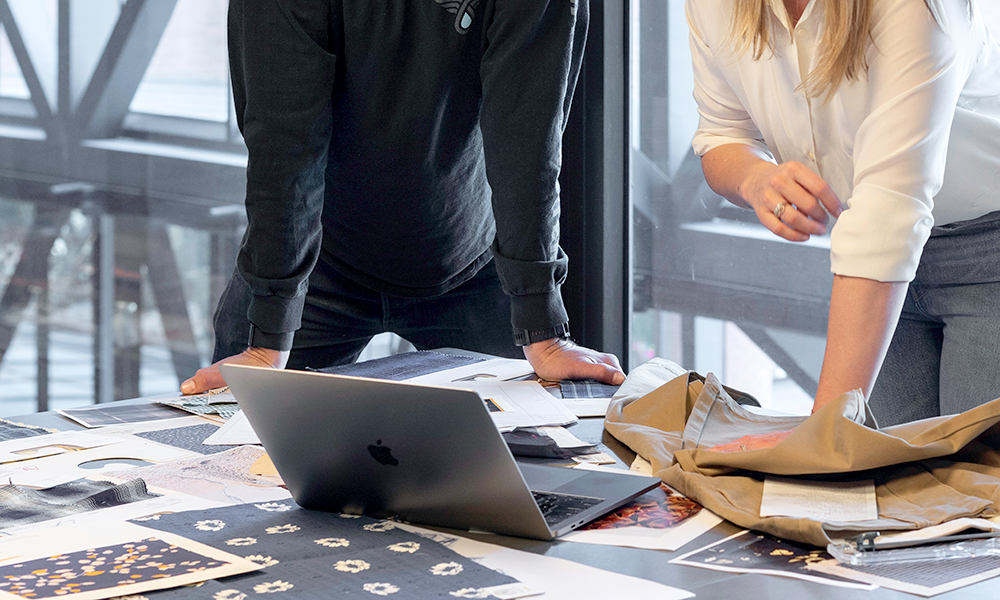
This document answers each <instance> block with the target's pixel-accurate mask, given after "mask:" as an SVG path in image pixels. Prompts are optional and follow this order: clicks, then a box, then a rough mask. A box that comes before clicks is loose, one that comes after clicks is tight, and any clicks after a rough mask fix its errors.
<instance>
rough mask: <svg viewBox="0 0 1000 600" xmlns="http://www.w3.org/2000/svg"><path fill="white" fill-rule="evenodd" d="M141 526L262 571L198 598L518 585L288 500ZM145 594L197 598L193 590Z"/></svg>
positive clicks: (429, 545) (405, 593) (384, 530)
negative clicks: (227, 554) (230, 555)
mask: <svg viewBox="0 0 1000 600" xmlns="http://www.w3.org/2000/svg"><path fill="white" fill-rule="evenodd" d="M141 524H142V525H144V526H146V527H151V528H153V529H159V530H161V531H168V532H171V533H175V534H178V535H182V536H184V537H186V538H189V539H193V540H196V541H199V542H202V543H204V544H208V545H209V546H213V547H215V548H219V549H222V550H225V551H227V552H232V553H234V554H238V555H240V556H244V557H245V558H246V559H247V560H251V561H253V562H256V563H258V564H260V565H262V566H263V567H264V568H263V569H261V570H260V571H256V572H253V573H247V574H244V575H239V576H235V577H227V578H225V579H219V580H213V581H208V582H205V583H204V584H202V585H201V586H200V587H199V589H198V593H197V594H196V595H197V597H199V598H207V599H212V600H237V599H246V598H251V597H257V596H259V595H260V594H277V595H279V596H282V595H294V596H299V597H309V598H369V599H370V598H379V597H395V598H486V597H489V595H488V594H486V593H485V592H481V590H482V589H483V588H488V587H492V586H496V585H503V584H510V583H515V582H516V580H515V579H513V578H511V577H508V576H506V575H503V574H501V573H498V572H496V571H493V570H491V569H488V568H486V567H483V566H481V565H479V564H476V563H475V562H473V561H471V560H468V559H466V558H464V557H462V556H460V555H459V554H457V553H455V552H453V551H452V550H449V549H448V548H446V547H445V546H443V545H442V544H440V543H438V542H435V541H433V540H431V539H425V538H422V537H420V536H418V535H416V534H413V533H410V532H408V531H405V530H403V529H401V528H399V527H397V526H396V524H395V523H393V522H391V521H379V520H377V519H372V518H369V517H358V516H355V515H339V514H336V513H327V512H321V511H313V510H306V509H303V508H300V507H298V506H297V505H295V503H294V502H292V501H291V500H286V501H281V502H263V503H255V504H240V505H236V506H228V507H224V508H217V509H212V510H206V511H193V512H186V513H173V514H166V515H160V516H158V517H156V518H154V519H147V520H142V521H141ZM147 595H148V596H149V598H150V600H158V599H163V600H169V599H172V598H191V597H194V595H193V594H192V590H191V589H190V588H179V589H173V590H163V591H160V592H154V593H149V594H147Z"/></svg>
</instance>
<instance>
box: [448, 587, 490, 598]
mask: <svg viewBox="0 0 1000 600" xmlns="http://www.w3.org/2000/svg"><path fill="white" fill-rule="evenodd" d="M448 595H449V596H454V597H456V598H489V597H490V596H492V595H493V594H490V593H489V592H487V591H485V590H484V589H483V588H462V589H460V590H455V591H454V592H448Z"/></svg>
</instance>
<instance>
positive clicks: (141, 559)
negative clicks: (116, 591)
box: [0, 538, 229, 599]
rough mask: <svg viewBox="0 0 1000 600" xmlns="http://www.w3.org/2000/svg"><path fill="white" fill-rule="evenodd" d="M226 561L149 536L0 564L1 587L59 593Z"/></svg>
mask: <svg viewBox="0 0 1000 600" xmlns="http://www.w3.org/2000/svg"><path fill="white" fill-rule="evenodd" d="M226 564H229V563H226V562H223V561H218V560H214V559H211V558H208V557H205V556H202V555H200V554H198V553H196V552H192V551H191V550H188V549H186V548H180V547H177V546H174V545H172V544H169V543H167V542H164V541H162V540H160V539H157V538H148V539H144V540H139V541H136V542H128V543H125V544H120V545H115V546H103V547H100V548H90V549H88V550H81V551H79V552H70V553H68V554H59V555H56V556H50V557H48V558H39V559H35V560H29V561H25V562H22V563H17V564H11V565H7V566H4V567H0V591H4V592H8V593H10V594H14V595H15V596H21V597H22V598H33V599H42V598H61V597H64V596H72V595H73V594H74V593H79V592H91V591H94V590H104V589H110V588H116V587H121V586H123V585H129V584H135V583H139V582H143V581H149V580H151V579H166V578H169V577H175V576H177V575H186V574H189V573H194V572H197V571H204V570H205V569H208V568H211V567H219V566H222V565H226Z"/></svg>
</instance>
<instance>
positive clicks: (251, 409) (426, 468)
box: [220, 364, 660, 540]
mask: <svg viewBox="0 0 1000 600" xmlns="http://www.w3.org/2000/svg"><path fill="white" fill-rule="evenodd" d="M220 368H221V371H222V375H223V376H224V377H225V379H226V383H228V384H229V388H230V390H231V391H232V393H233V396H234V397H235V398H236V401H237V402H238V403H239V405H240V408H242V410H243V412H244V414H245V415H246V417H247V420H248V421H249V423H250V425H251V426H252V427H253V429H254V431H255V432H256V433H257V436H258V437H259V438H260V441H261V443H262V444H263V445H264V448H265V449H266V450H267V452H268V455H270V457H271V460H272V461H273V462H274V466H275V468H276V469H277V471H278V474H279V475H281V478H282V479H283V480H284V482H285V485H286V486H287V487H288V490H289V492H291V494H292V497H293V498H294V499H295V501H296V502H297V503H298V504H299V505H300V506H302V507H305V508H311V509H318V510H325V511H335V512H341V513H349V514H367V515H371V516H376V517H389V516H398V517H399V518H401V519H402V520H404V521H408V522H411V523H415V524H418V525H436V526H441V527H449V528H455V529H474V530H483V531H491V532H494V533H500V534H505V535H513V536H518V537H527V538H534V539H540V540H548V539H552V538H554V537H557V536H559V535H562V534H564V533H567V532H569V531H571V530H573V529H575V528H577V527H580V526H581V525H584V524H586V523H588V522H590V521H592V520H594V519H596V518H598V517H600V516H602V515H604V514H606V513H608V512H611V511H612V510H614V509H615V508H618V507H619V506H621V505H623V504H625V503H627V502H628V501H630V500H632V499H633V498H635V497H636V496H639V495H640V494H643V493H645V492H647V491H649V490H651V489H653V488H655V487H656V486H657V485H659V484H660V480H659V479H656V478H653V477H644V476H637V475H631V474H626V473H621V474H618V473H609V472H604V471H591V470H583V469H568V468H565V467H554V466H548V465H539V464H528V463H518V462H516V461H515V460H514V457H513V455H512V454H511V453H510V450H509V449H508V448H507V444H506V443H505V442H504V440H503V437H502V436H501V435H500V432H499V431H498V430H497V428H496V426H495V425H494V424H493V420H492V419H491V418H490V414H489V410H488V409H487V407H486V404H485V402H484V401H483V399H482V398H480V396H479V395H478V394H477V393H476V392H474V391H472V390H468V389H461V388H447V387H434V386H426V385H417V384H412V383H402V382H395V381H385V380H380V379H368V378H363V377H349V376H344V375H331V374H327V373H319V372H315V371H295V370H288V369H286V370H277V369H270V368H261V367H249V366H242V365H229V364H224V365H222V366H221V367H220Z"/></svg>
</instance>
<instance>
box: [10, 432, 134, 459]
mask: <svg viewBox="0 0 1000 600" xmlns="http://www.w3.org/2000/svg"><path fill="white" fill-rule="evenodd" d="M119 441H120V440H119V438H117V437H111V436H105V435H99V434H95V433H90V432H88V431H62V432H59V433H48V434H45V435H36V436H33V437H27V438H19V439H16V440H8V441H6V442H0V464H2V463H12V462H19V461H25V460H34V459H38V458H45V457H46V456H55V455H57V454H64V453H66V452H77V451H80V450H85V449H87V448H97V447H98V446H107V445H108V444H115V443H117V442H119Z"/></svg>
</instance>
